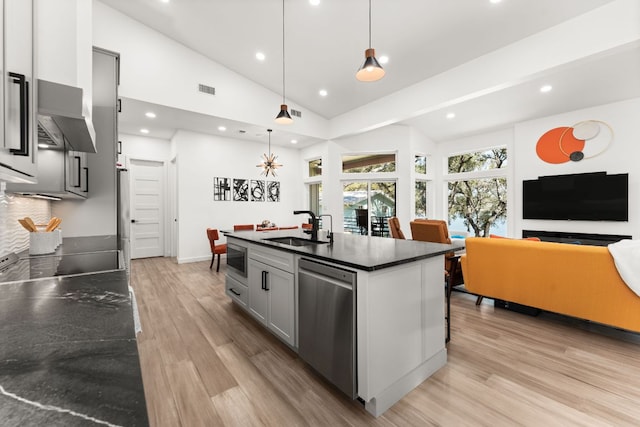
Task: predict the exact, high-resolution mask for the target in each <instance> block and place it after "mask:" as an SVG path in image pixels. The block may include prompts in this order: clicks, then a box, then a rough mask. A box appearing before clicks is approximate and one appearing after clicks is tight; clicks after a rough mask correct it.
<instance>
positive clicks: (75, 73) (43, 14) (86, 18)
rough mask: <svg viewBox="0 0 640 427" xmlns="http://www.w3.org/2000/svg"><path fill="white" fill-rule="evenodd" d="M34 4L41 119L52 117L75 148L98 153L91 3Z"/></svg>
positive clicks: (45, 0) (65, 0)
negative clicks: (94, 124) (95, 128)
mask: <svg viewBox="0 0 640 427" xmlns="http://www.w3.org/2000/svg"><path fill="white" fill-rule="evenodd" d="M36 5H37V7H36V16H37V21H36V22H37V23H38V26H37V29H36V41H37V45H38V49H37V55H36V58H37V61H36V63H37V65H38V66H37V73H36V75H37V78H38V80H39V81H40V84H39V86H38V91H39V97H38V119H39V120H40V122H42V120H43V117H44V118H45V120H46V118H51V119H52V121H53V122H54V123H55V125H56V126H57V127H58V128H60V131H61V132H62V133H63V134H64V136H65V139H66V140H67V142H68V144H69V145H70V146H71V147H72V149H73V150H74V151H80V152H87V153H95V152H96V141H95V130H94V127H93V124H92V123H93V120H92V106H93V77H92V76H93V45H92V33H91V22H92V18H91V10H92V2H91V1H86V0H56V1H51V0H37V3H36ZM74 89H75V90H74ZM42 127H44V128H45V129H46V127H45V126H42ZM39 131H40V130H39Z"/></svg>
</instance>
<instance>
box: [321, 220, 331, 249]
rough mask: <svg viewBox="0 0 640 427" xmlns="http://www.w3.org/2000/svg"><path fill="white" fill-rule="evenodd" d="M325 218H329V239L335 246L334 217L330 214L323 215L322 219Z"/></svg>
mask: <svg viewBox="0 0 640 427" xmlns="http://www.w3.org/2000/svg"><path fill="white" fill-rule="evenodd" d="M323 216H328V217H329V233H328V234H327V237H329V244H330V245H333V217H332V216H331V215H329V214H322V215H320V218H322V217H323ZM323 228H324V227H323Z"/></svg>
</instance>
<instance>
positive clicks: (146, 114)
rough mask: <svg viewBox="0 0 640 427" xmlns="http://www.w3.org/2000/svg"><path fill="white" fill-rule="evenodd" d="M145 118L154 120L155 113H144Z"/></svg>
mask: <svg viewBox="0 0 640 427" xmlns="http://www.w3.org/2000/svg"><path fill="white" fill-rule="evenodd" d="M144 115H145V116H147V117H149V118H150V119H155V118H156V113H154V112H152V111H149V112H147V113H144Z"/></svg>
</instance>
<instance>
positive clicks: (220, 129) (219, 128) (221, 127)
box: [218, 126, 227, 132]
mask: <svg viewBox="0 0 640 427" xmlns="http://www.w3.org/2000/svg"><path fill="white" fill-rule="evenodd" d="M218 130H219V131H220V132H224V131H225V130H227V128H226V127H224V126H218Z"/></svg>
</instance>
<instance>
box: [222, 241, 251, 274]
mask: <svg viewBox="0 0 640 427" xmlns="http://www.w3.org/2000/svg"><path fill="white" fill-rule="evenodd" d="M227 267H230V268H231V269H232V270H233V271H235V272H236V273H237V274H239V275H241V276H242V277H247V248H243V247H242V246H238V245H234V244H233V243H227Z"/></svg>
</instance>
